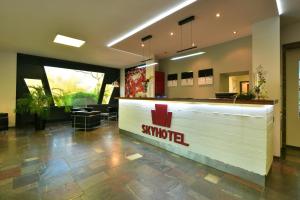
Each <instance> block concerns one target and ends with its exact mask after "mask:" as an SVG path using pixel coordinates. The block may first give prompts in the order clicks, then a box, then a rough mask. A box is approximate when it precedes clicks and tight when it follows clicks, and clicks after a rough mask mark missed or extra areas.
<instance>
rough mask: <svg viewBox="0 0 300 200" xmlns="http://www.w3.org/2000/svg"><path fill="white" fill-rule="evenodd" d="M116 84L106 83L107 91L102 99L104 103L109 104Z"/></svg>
mask: <svg viewBox="0 0 300 200" xmlns="http://www.w3.org/2000/svg"><path fill="white" fill-rule="evenodd" d="M114 88H115V87H114V86H113V85H112V84H106V85H105V91H104V96H103V100H102V104H109V101H110V98H111V95H112V93H113V91H114Z"/></svg>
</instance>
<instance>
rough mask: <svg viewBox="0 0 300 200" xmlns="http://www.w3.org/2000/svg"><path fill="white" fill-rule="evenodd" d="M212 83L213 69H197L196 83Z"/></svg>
mask: <svg viewBox="0 0 300 200" xmlns="http://www.w3.org/2000/svg"><path fill="white" fill-rule="evenodd" d="M212 84H214V75H213V69H212V68H211V69H203V70H199V71H198V85H201V86H203V85H212Z"/></svg>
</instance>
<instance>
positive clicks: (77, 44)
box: [53, 34, 85, 47]
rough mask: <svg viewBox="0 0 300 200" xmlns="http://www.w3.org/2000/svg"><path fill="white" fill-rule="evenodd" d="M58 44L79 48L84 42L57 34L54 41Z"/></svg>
mask: <svg viewBox="0 0 300 200" xmlns="http://www.w3.org/2000/svg"><path fill="white" fill-rule="evenodd" d="M53 42H55V43H58V44H64V45H68V46H72V47H81V46H82V45H83V44H84V43H85V41H83V40H78V39H75V38H71V37H67V36H64V35H60V34H57V35H56V37H55V39H54V41H53Z"/></svg>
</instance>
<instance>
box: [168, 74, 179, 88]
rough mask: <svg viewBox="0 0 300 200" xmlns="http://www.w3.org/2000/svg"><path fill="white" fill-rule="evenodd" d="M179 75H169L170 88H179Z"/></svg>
mask: <svg viewBox="0 0 300 200" xmlns="http://www.w3.org/2000/svg"><path fill="white" fill-rule="evenodd" d="M177 82H178V74H168V87H177V85H178V83H177Z"/></svg>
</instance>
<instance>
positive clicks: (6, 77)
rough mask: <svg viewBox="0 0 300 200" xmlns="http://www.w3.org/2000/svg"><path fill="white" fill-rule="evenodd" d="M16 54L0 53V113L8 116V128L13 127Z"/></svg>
mask: <svg viewBox="0 0 300 200" xmlns="http://www.w3.org/2000/svg"><path fill="white" fill-rule="evenodd" d="M16 77H17V54H16V53H10V52H2V51H0V95H1V96H0V112H5V113H8V114H9V126H10V127H12V126H15V112H14V111H15V107H16Z"/></svg>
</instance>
